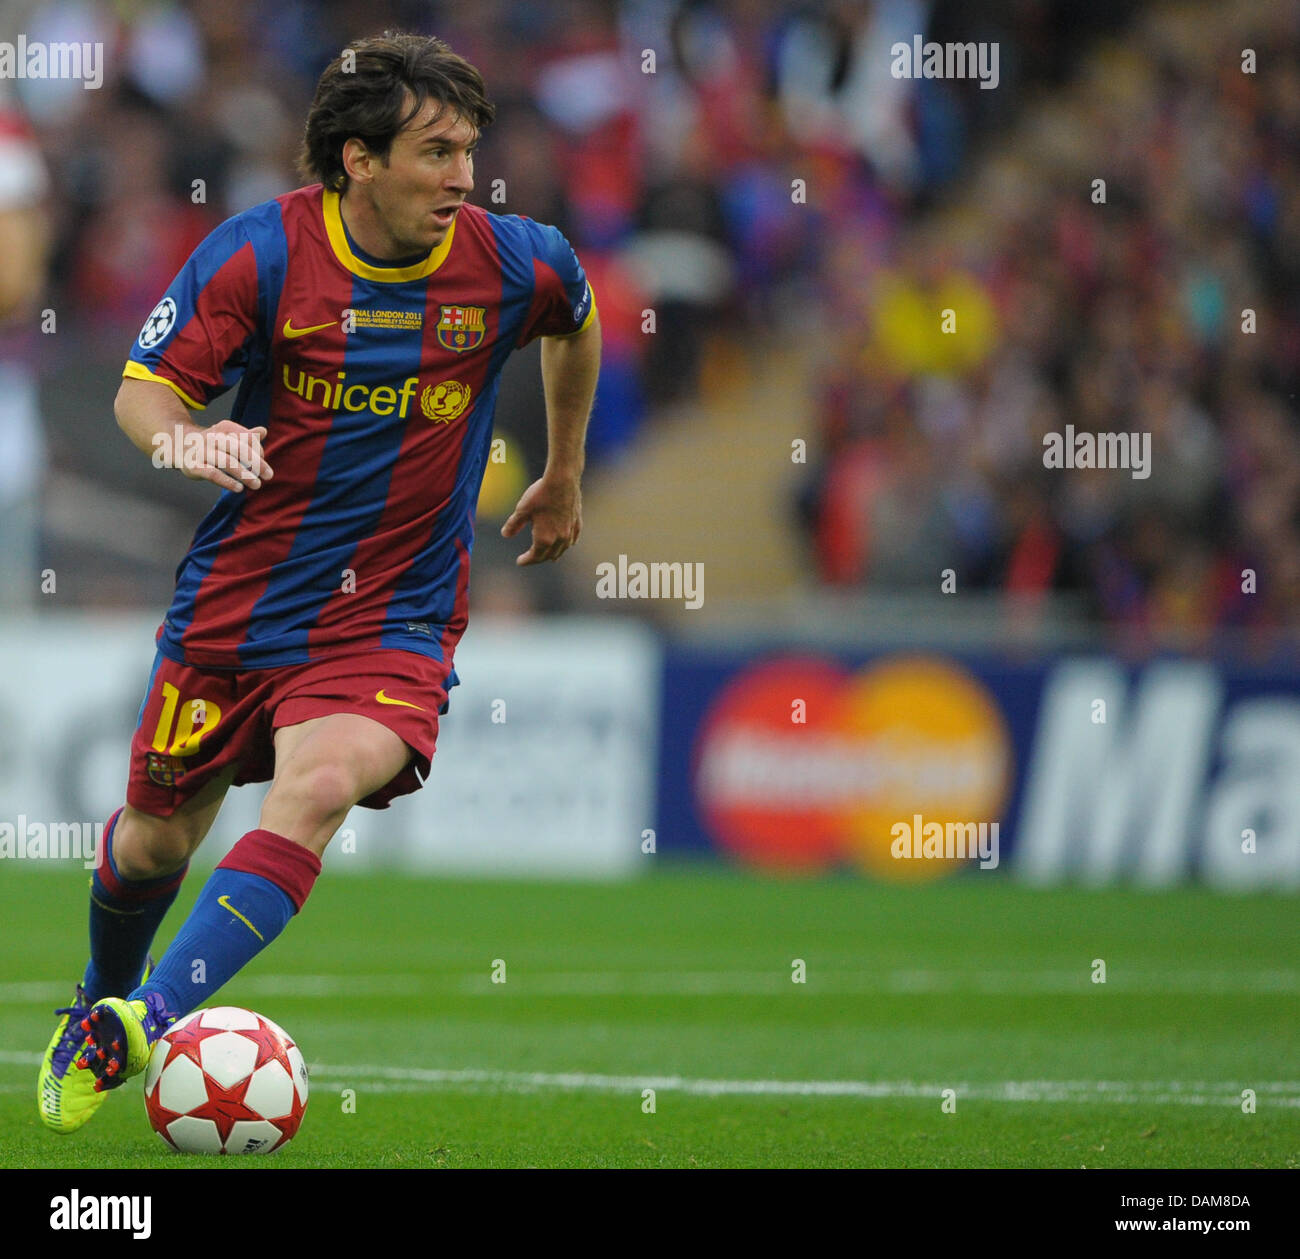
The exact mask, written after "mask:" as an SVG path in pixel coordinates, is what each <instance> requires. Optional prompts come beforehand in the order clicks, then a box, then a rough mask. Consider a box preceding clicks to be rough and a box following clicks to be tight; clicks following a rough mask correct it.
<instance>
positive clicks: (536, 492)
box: [501, 477, 582, 567]
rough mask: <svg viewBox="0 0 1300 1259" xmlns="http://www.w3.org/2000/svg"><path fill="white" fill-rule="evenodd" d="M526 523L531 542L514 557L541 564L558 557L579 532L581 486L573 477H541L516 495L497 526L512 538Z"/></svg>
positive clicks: (524, 562) (525, 562)
mask: <svg viewBox="0 0 1300 1259" xmlns="http://www.w3.org/2000/svg"><path fill="white" fill-rule="evenodd" d="M526 524H531V525H532V526H533V545H532V546H531V547H529V549H528V550H527V551H525V552H524V554H523V555H521V556H519V557H518V559H516V560H515V563H516V564H518V565H520V566H521V567H522V566H523V565H525V564H542V563H545V561H547V560H558V559H559V558H560V556H561V555H563V554H564V553H565V551H567V550H568V549H569V548H570V547H571V546H573V544H574V543H575V542H577V540H578V536H579V534H581V533H582V490H581V489H580V488H579V484H578V478H577V477H551V478H549V479H548V478H547V477H542V479H541V480H540V481H534V482H533V483H532V485H530V486H529V487H528V488H527V489H526V490H525V491H524V492H523V495H522V496H521V497H520V499H519V502H518V503H517V504H516V505H515V509H514V511H513V512H511V513H510V519H509V520H507V521H506V523H505V524H503V525H502V526H501V536H502V537H503V538H513V537H514V536H515V534H517V533H518V532H519V531H520V530H521V529H522V528H523V527H524V526H525V525H526Z"/></svg>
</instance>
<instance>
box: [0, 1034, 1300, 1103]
mask: <svg viewBox="0 0 1300 1259" xmlns="http://www.w3.org/2000/svg"><path fill="white" fill-rule="evenodd" d="M40 1062H41V1055H40V1054H38V1053H33V1052H25V1051H21V1050H7V1049H6V1050H0V1065H8V1066H21V1067H34V1066H37V1065H39V1064H40ZM308 1074H309V1076H310V1078H311V1079H312V1080H313V1081H315V1082H316V1083H318V1084H320V1083H324V1082H330V1083H334V1084H341V1085H344V1086H349V1085H355V1084H362V1085H364V1086H365V1087H366V1088H369V1089H371V1090H372V1091H373V1092H376V1093H432V1092H437V1091H439V1090H440V1089H447V1090H451V1089H461V1090H470V1091H475V1090H477V1091H499V1092H510V1093H518V1092H525V1093H536V1092H542V1091H544V1090H546V1089H558V1090H561V1091H565V1092H598V1093H638V1094H639V1093H640V1092H641V1090H642V1089H648V1088H651V1089H655V1090H656V1091H657V1092H676V1093H686V1094H690V1095H693V1096H697V1097H847V1098H857V1099H859V1100H865V1101H880V1100H889V1099H892V1098H930V1099H935V1098H939V1097H941V1096H942V1095H943V1090H944V1089H954V1090H956V1093H957V1096H958V1098H965V1099H967V1100H971V1101H992V1102H1073V1103H1076V1104H1086V1103H1094V1102H1107V1103H1125V1104H1129V1105H1144V1104H1145V1105H1156V1104H1175V1105H1182V1106H1238V1105H1240V1104H1241V1091H1242V1089H1243V1088H1251V1089H1254V1090H1255V1094H1256V1097H1257V1098H1258V1099H1259V1101H1260V1102H1261V1103H1263V1104H1265V1105H1268V1106H1283V1107H1286V1108H1288V1109H1300V1081H1298V1080H1263V1081H1259V1080H1257V1081H1251V1082H1247V1083H1242V1084H1234V1083H1227V1082H1222V1081H1186V1080H1004V1081H983V1082H971V1081H965V1080H958V1081H952V1080H947V1081H935V1082H933V1083H921V1082H919V1081H915V1080H714V1079H707V1078H703V1079H699V1078H692V1077H689V1076H681V1075H608V1074H603V1073H600V1072H586V1071H562V1072H556V1071H489V1070H483V1069H479V1068H446V1069H439V1068H435V1067H391V1066H379V1065H374V1064H353V1065H351V1066H348V1065H343V1064H339V1065H334V1064H330V1063H320V1062H316V1063H309V1064H308ZM13 1091H15V1090H14V1088H13V1086H3V1087H0V1092H13Z"/></svg>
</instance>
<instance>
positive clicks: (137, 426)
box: [113, 377, 273, 493]
mask: <svg viewBox="0 0 1300 1259" xmlns="http://www.w3.org/2000/svg"><path fill="white" fill-rule="evenodd" d="M113 411H114V413H115V414H116V416H117V424H118V427H119V428H120V429H121V430H122V432H124V433H125V434H126V435H127V437H129V438H130V439H131V444H132V445H133V446H134V447H135V448H136V449H137V450H142V451H144V453H145V454H147V455H148V456H149V457H150V458H151V459H152V460H153V461H154V465H155V466H156V467H160V468H179V469H180V470H181V471H182V472H184V473H185V475H186V476H187V477H190V478H191V479H193V480H195V481H211V482H212V484H213V485H219V486H220V487H221V488H222V489H223V490H234V491H235V492H236V493H241V492H242V491H243V489H244V486H248V488H249V489H251V490H258V489H261V488H262V482H263V481H264V480H270V479H271V476H272V475H273V473H272V471H271V465H270V464H269V463H267V462H266V460H265V459H264V458H262V438H264V437H265V436H266V429H265V428H261V427H258V428H251V429H250V428H245V427H244V426H243V425H242V424H236V423H235V422H234V420H222V421H221V422H220V423H219V424H213V425H211V426H210V427H207V428H204V427H202V426H200V425H198V424H195V423H194V421H193V420H191V419H190V411H189V408H188V407H187V406H186V405H185V403H183V402H182V401H181V400H180V398H179V397H178V396H177V395H176V394H175V393H174V392H173V391H172V390H170V389H168V388H167V386H166V385H164V384H162V383H161V382H158V381H152V380H132V379H131V378H130V377H128V378H127V379H125V380H123V381H122V386H121V388H120V389H118V391H117V398H116V400H115V401H114V403H113Z"/></svg>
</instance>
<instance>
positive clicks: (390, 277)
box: [322, 188, 456, 284]
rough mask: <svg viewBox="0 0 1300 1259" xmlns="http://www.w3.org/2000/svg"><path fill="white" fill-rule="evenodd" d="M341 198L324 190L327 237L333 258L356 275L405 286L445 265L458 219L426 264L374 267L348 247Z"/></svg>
mask: <svg viewBox="0 0 1300 1259" xmlns="http://www.w3.org/2000/svg"><path fill="white" fill-rule="evenodd" d="M339 199H340V198H339V194H338V193H337V192H331V191H330V190H329V189H328V188H326V189H324V190H323V195H322V206H323V209H324V212H325V234H326V235H327V236H328V237H329V241H330V247H331V248H332V249H333V250H334V256H335V257H336V258H337V259H338V260H339V261H340V262H341V263H342V264H343V265H344V266H345V267H347V269H348V270H349V271H351V272H352V274H353V275H359V276H360V277H361V278H362V279H363V280H378V281H379V282H380V283H381V284H384V283H386V284H404V283H406V281H408V280H423V279H424V278H425V276H428V275H432V274H433V273H434V272H435V271H436V270H437V269H438V268H439V267H440V266H442V264H443V263H444V262H445V261H446V259H447V255H448V253H450V252H451V239H452V237H453V236H454V235H455V234H456V220H455V219H453V220H452V223H451V226H450V227H449V228H448V229H447V235H446V236H444V237H443V238H442V243H441V244H440V245H435V246H434V248H433V249H432V250H431V251H430V253H429V256H428V257H427V258H425V259H424V261H423V262H417V263H415V264H414V265H413V266H409V267H372V266H371V265H370V263H368V262H363V261H362V260H361V259H360V258H358V257H357V256H356V254H354V253H353V252H352V247H351V246H350V245H349V244H348V234H347V232H345V231H344V230H343V214H342V211H341V210H340V209H339Z"/></svg>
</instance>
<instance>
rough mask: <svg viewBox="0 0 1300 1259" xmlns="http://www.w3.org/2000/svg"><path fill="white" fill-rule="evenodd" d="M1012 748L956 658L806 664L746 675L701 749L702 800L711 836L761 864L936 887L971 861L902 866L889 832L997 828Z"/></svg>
mask: <svg viewBox="0 0 1300 1259" xmlns="http://www.w3.org/2000/svg"><path fill="white" fill-rule="evenodd" d="M1010 772H1011V740H1010V735H1009V733H1008V731H1007V728H1006V723H1005V722H1004V720H1003V717H1002V713H1001V711H1000V710H999V708H998V706H997V704H996V703H995V702H994V700H993V698H992V696H991V695H990V694H989V692H988V690H987V689H986V688H985V687H984V686H983V685H982V684H981V683H980V682H979V680H978V679H977V678H975V677H973V676H972V675H971V674H969V673H968V672H967V671H966V670H964V669H962V668H960V667H959V666H958V665H956V664H954V663H953V662H951V661H948V660H943V659H939V658H937V657H928V656H906V657H889V658H887V659H884V660H881V661H878V662H875V663H873V664H871V665H869V666H867V667H866V668H864V669H862V670H860V671H858V672H856V673H849V672H847V671H845V670H844V669H842V668H840V667H839V666H838V665H835V664H833V663H831V662H828V661H825V660H822V659H819V658H816V657H806V656H791V657H785V658H782V659H779V660H772V661H768V662H766V663H764V664H761V665H758V666H756V667H754V668H752V669H749V670H746V671H745V672H744V673H743V674H741V675H740V676H739V677H738V678H736V679H735V680H734V681H732V682H731V684H730V685H729V686H728V687H727V688H726V689H725V690H724V691H723V692H722V694H721V695H720V696H719V697H718V699H717V700H716V702H715V703H714V705H713V707H712V709H711V710H710V712H709V714H708V716H707V718H706V719H705V721H704V723H703V725H702V727H701V731H700V736H699V741H698V743H697V746H696V756H695V792H696V799H697V801H698V803H699V807H700V811H701V814H702V816H703V818H704V820H705V823H706V825H707V826H708V828H709V830H710V831H711V832H712V834H713V835H714V836H715V838H716V839H717V840H718V841H719V842H720V843H721V844H722V845H723V846H724V847H725V848H727V849H728V850H730V851H731V852H733V853H735V854H736V855H737V856H738V857H740V858H742V859H744V860H746V861H749V862H752V863H754V864H757V865H761V866H766V867H769V868H785V869H821V868H825V867H827V866H830V865H834V864H837V863H839V862H843V861H845V860H848V861H851V862H854V863H856V864H858V865H860V866H861V867H862V868H864V869H866V870H868V871H870V872H871V873H873V874H877V875H880V876H882V877H886V878H895V879H928V878H934V877H937V876H941V875H945V874H949V873H951V872H952V871H953V870H954V869H956V868H957V867H958V866H959V865H962V864H964V860H963V859H943V858H937V859H930V860H912V859H909V860H901V859H899V858H898V857H897V856H895V855H894V847H895V846H894V842H893V839H894V836H895V835H896V834H897V833H898V832H897V830H896V829H895V828H896V827H897V826H898V825H899V824H900V823H906V824H907V825H908V826H909V827H911V826H912V825H913V823H914V822H918V823H919V822H920V821H921V820H923V821H924V823H925V824H927V826H928V825H929V824H931V823H938V824H940V826H944V825H946V824H948V823H954V824H966V823H979V822H984V823H990V824H991V823H994V822H996V821H997V820H998V819H999V818H1000V816H1001V811H1002V808H1003V806H1004V804H1005V802H1006V795H1007V788H1008V784H1009V782H1010Z"/></svg>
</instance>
